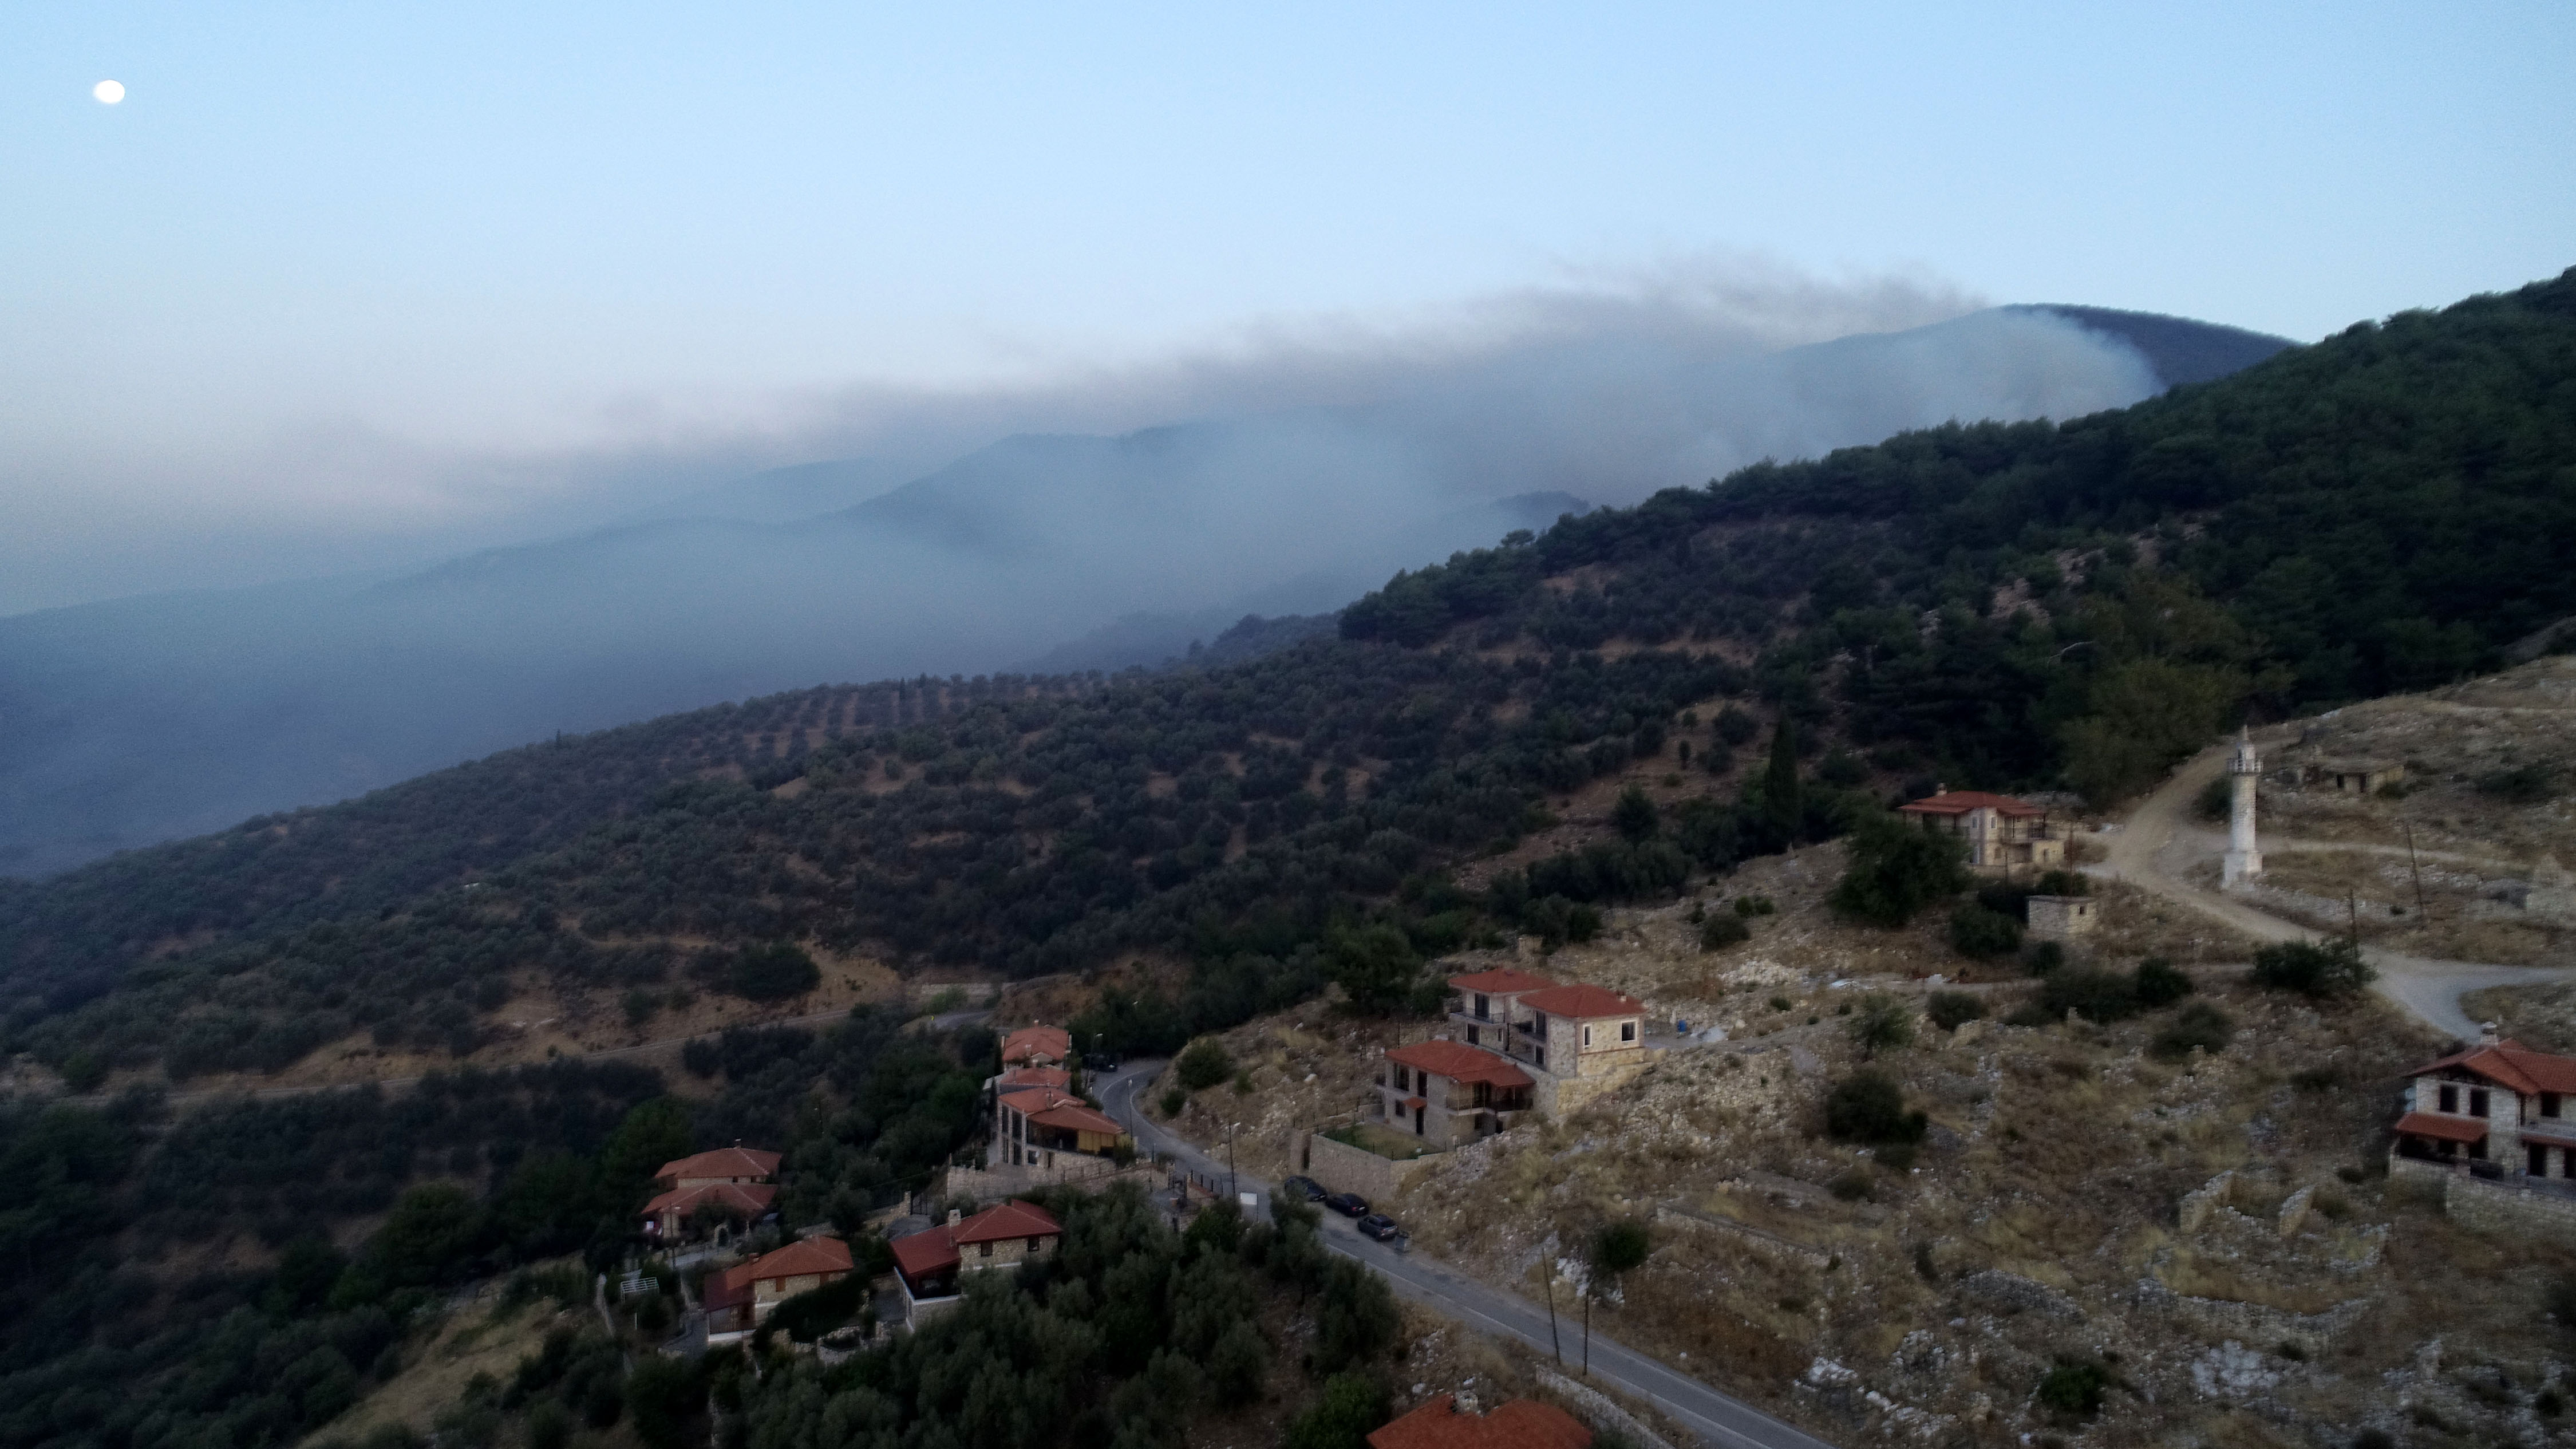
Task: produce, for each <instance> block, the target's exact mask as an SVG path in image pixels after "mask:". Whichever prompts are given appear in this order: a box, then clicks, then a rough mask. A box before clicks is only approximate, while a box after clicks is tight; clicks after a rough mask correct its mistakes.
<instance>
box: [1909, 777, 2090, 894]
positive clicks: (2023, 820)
mask: <svg viewBox="0 0 2576 1449" xmlns="http://www.w3.org/2000/svg"><path fill="white" fill-rule="evenodd" d="M1896 813H1897V814H1899V815H1902V816H1904V817H1906V818H1907V819H1909V820H1913V821H1916V822H1918V823H1920V824H1921V825H1922V826H1923V828H1924V829H1926V830H1935V831H1939V832H1941V833H1942V834H1945V835H1953V836H1956V837H1958V839H1959V840H1960V842H1961V843H1962V844H1964V845H1965V846H1966V847H1967V850H1968V868H1969V869H1971V870H1978V871H1985V872H1987V873H1989V874H1994V875H2010V874H2012V873H2013V872H2015V871H2021V870H2056V869H2059V868H2060V867H2063V866H2064V865H2065V864H2066V842H2065V841H2064V840H2063V839H2061V838H2059V837H2058V836H2057V835H2056V834H2055V833H2054V832H2052V831H2051V830H2050V829H2049V828H2048V812H2047V811H2045V810H2042V809H2041V808H2039V807H2038V806H2036V805H2033V804H2031V803H2030V802H2029V801H2027V800H2016V799H2014V798H2013V797H2011V796H2010V795H1992V794H1988V793H1987V792H1985V791H1983V790H1952V789H1949V788H1947V787H1943V788H1941V789H1937V790H1935V791H1933V792H1932V793H1931V794H1930V795H1927V796H1925V797H1924V798H1923V799H1920V800H1917V801H1915V802H1913V803H1912V804H1910V805H1900V806H1898V807H1897V809H1896Z"/></svg>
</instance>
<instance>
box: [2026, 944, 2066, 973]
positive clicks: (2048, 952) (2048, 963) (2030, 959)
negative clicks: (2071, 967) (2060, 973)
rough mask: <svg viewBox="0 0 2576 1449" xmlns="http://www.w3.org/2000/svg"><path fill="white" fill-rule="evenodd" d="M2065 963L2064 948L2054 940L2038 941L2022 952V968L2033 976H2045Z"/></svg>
mask: <svg viewBox="0 0 2576 1449" xmlns="http://www.w3.org/2000/svg"><path fill="white" fill-rule="evenodd" d="M2065 964H2066V948H2065V947H2064V946H2061V945H2059V944H2058V943H2057V942H2055V941H2039V942H2035V943H2033V944H2032V946H2031V948H2030V949H2029V950H2028V951H2026V952H2023V953H2022V960H2021V965H2022V969H2023V970H2025V971H2028V972H2029V973H2030V974H2031V975H2033V976H2045V975H2047V974H2048V973H2050V972H2052V971H2054V970H2056V969H2057V968H2058V967H2060V966H2063V965H2065Z"/></svg>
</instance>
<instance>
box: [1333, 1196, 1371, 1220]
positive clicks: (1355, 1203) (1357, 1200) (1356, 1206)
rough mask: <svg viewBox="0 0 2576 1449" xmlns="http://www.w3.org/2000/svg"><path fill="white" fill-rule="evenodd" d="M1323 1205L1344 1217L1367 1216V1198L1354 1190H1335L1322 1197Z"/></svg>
mask: <svg viewBox="0 0 2576 1449" xmlns="http://www.w3.org/2000/svg"><path fill="white" fill-rule="evenodd" d="M1324 1206H1326V1207H1328V1208H1331V1209H1332V1210H1333V1211H1335V1212H1337V1213H1340V1214H1341V1215H1342V1216H1343V1217H1346V1218H1359V1217H1366V1216H1368V1199H1367V1198H1364V1197H1362V1196H1360V1195H1359V1194H1358V1193H1355V1192H1337V1193H1333V1194H1331V1195H1329V1196H1327V1197H1326V1198H1325V1199H1324Z"/></svg>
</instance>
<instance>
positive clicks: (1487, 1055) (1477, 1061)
mask: <svg viewBox="0 0 2576 1449" xmlns="http://www.w3.org/2000/svg"><path fill="white" fill-rule="evenodd" d="M1386 1059H1387V1060H1388V1061H1391V1062H1400V1063H1402V1064H1404V1065H1405V1066H1408V1067H1414V1068H1417V1069H1419V1070H1421V1071H1426V1072H1429V1073H1431V1074H1432V1075H1433V1076H1435V1077H1447V1078H1448V1079H1449V1080H1451V1081H1453V1082H1490V1083H1492V1084H1493V1085H1495V1086H1497V1087H1526V1086H1528V1085H1529V1084H1530V1079H1529V1074H1528V1073H1527V1072H1524V1071H1522V1070H1521V1069H1520V1068H1518V1067H1516V1066H1513V1065H1512V1064H1511V1063H1510V1062H1507V1061H1505V1060H1503V1059H1502V1058H1501V1057H1498V1056H1496V1055H1494V1054H1493V1053H1492V1052H1489V1051H1485V1050H1482V1049H1480V1048H1477V1047H1471V1046H1469V1045H1467V1044H1466V1043H1465V1042H1456V1041H1418V1042H1415V1043H1414V1044H1413V1045H1411V1046H1400V1047H1397V1048H1396V1049H1395V1050H1393V1051H1391V1052H1388V1053H1387V1054H1386Z"/></svg>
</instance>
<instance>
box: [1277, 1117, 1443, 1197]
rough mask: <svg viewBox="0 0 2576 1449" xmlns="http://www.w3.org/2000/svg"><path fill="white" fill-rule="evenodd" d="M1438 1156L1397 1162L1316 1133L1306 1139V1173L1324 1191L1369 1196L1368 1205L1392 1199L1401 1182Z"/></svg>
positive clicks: (1407, 1180)
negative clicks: (1321, 1186) (1322, 1187)
mask: <svg viewBox="0 0 2576 1449" xmlns="http://www.w3.org/2000/svg"><path fill="white" fill-rule="evenodd" d="M1437 1157H1438V1154H1436V1153H1435V1154H1432V1155H1429V1156H1424V1157H1417V1158H1414V1159H1413V1160H1412V1161H1410V1162H1397V1161H1395V1160H1394V1159H1392V1158H1387V1157H1380V1156H1378V1155H1377V1154H1376V1153H1374V1152H1371V1151H1369V1150H1368V1149H1367V1148H1365V1147H1353V1146H1352V1145H1350V1144H1349V1143H1347V1142H1336V1141H1334V1140H1333V1139H1332V1138H1330V1137H1327V1136H1325V1135H1323V1134H1322V1133H1320V1132H1318V1133H1316V1134H1314V1135H1313V1136H1311V1137H1309V1138H1307V1139H1306V1151H1305V1162H1306V1176H1308V1177H1311V1178H1313V1179H1315V1180H1316V1181H1317V1182H1320V1183H1322V1184H1323V1185H1324V1190H1325V1191H1327V1192H1355V1193H1358V1194H1359V1195H1360V1196H1361V1197H1364V1198H1366V1199H1368V1200H1369V1203H1370V1205H1371V1206H1377V1205H1380V1204H1384V1203H1391V1202H1393V1201H1395V1199H1396V1195H1397V1194H1398V1193H1401V1192H1403V1191H1404V1185H1405V1184H1406V1183H1408V1182H1411V1181H1412V1180H1413V1179H1414V1177H1415V1176H1416V1175H1418V1174H1420V1173H1421V1172H1422V1171H1423V1170H1424V1169H1425V1168H1428V1167H1429V1166H1431V1164H1432V1163H1433V1162H1434V1161H1435V1160H1437Z"/></svg>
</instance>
